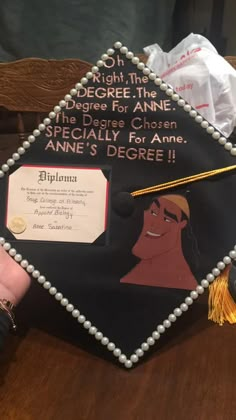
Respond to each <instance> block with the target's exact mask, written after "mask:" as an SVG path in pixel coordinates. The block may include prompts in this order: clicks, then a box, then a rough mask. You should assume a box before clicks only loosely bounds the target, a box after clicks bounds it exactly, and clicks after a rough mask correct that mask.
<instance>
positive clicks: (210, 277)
mask: <svg viewBox="0 0 236 420" xmlns="http://www.w3.org/2000/svg"><path fill="white" fill-rule="evenodd" d="M114 48H115V49H118V50H120V53H121V54H124V55H125V56H126V58H127V59H129V60H131V62H132V63H133V64H134V65H136V66H137V69H138V70H140V71H142V73H143V74H144V75H145V76H148V78H149V79H150V80H152V81H153V82H154V84H155V85H156V86H159V88H160V89H161V90H162V91H163V92H165V93H166V95H167V96H168V97H171V99H172V100H173V101H175V102H176V103H177V105H178V106H179V107H181V108H183V109H184V111H185V112H187V113H189V116H190V117H191V118H194V120H195V122H196V123H198V124H201V127H202V128H203V129H205V130H206V131H207V133H208V134H209V135H211V136H212V138H213V139H214V140H217V141H218V143H219V144H220V145H222V146H224V149H225V150H226V151H228V152H230V153H231V155H232V156H236V146H233V145H232V143H231V142H229V141H227V139H226V138H225V137H223V136H222V135H221V133H220V132H219V131H217V130H216V129H215V128H214V127H213V126H211V125H210V124H209V123H208V121H207V120H205V119H204V118H203V117H202V116H201V115H200V114H199V113H198V112H197V111H196V110H195V109H194V108H192V107H191V105H189V104H188V103H187V102H186V101H185V100H184V99H183V98H181V97H180V96H179V95H178V94H177V93H176V92H174V90H173V89H172V87H171V86H169V85H167V84H166V83H165V82H164V81H163V80H161V79H160V78H159V77H157V76H156V74H155V73H154V72H152V71H151V70H150V69H149V68H148V67H147V66H146V65H145V64H144V63H143V62H141V61H140V59H139V58H138V57H136V56H135V55H134V54H133V53H132V52H131V51H129V50H128V48H127V47H125V46H123V45H122V43H121V42H115V44H114ZM114 53H115V50H114V49H113V48H109V49H108V50H107V53H106V54H103V55H102V56H101V59H100V60H98V61H97V63H96V64H97V65H95V66H93V67H92V69H91V71H90V72H87V73H86V77H82V78H81V80H80V82H79V83H76V85H75V87H74V88H72V89H71V91H70V93H69V94H67V95H65V97H64V99H62V100H61V101H60V102H59V104H58V105H56V106H55V107H54V109H53V111H51V112H50V113H49V115H48V117H47V118H44V120H43V123H40V124H39V125H38V128H36V129H35V130H34V131H33V133H32V134H31V135H29V136H28V139H27V140H26V141H24V142H23V143H22V146H21V147H19V148H18V149H17V152H16V153H13V155H12V157H11V158H9V159H8V160H7V162H6V163H4V164H3V165H2V167H1V169H0V178H3V177H4V175H5V174H6V173H7V172H8V171H9V169H10V167H12V166H13V165H14V164H15V163H16V162H17V161H18V160H19V159H20V158H21V156H22V155H23V154H24V153H25V152H26V151H27V150H28V149H30V146H31V144H32V143H34V142H35V141H36V139H37V137H39V136H40V134H41V132H43V131H44V130H45V129H46V126H47V125H49V124H50V123H51V121H52V120H53V119H55V118H56V115H57V114H58V113H59V112H61V110H62V109H63V108H64V107H65V106H66V102H67V101H69V100H70V99H71V98H72V96H75V95H76V94H77V92H78V90H79V89H81V88H82V87H83V86H84V85H86V84H87V83H88V80H89V79H91V78H92V77H93V74H94V73H97V72H98V71H99V68H101V67H103V66H104V63H105V61H106V60H107V59H108V58H109V56H111V55H113V54H114ZM0 245H1V246H2V247H3V248H4V249H5V251H7V252H8V253H9V255H10V256H11V257H12V258H13V259H14V260H15V261H16V262H17V263H18V264H19V265H20V266H21V267H22V268H24V269H25V270H26V272H27V273H29V274H30V275H31V276H32V277H33V279H35V280H37V282H38V283H39V284H40V285H41V286H42V287H43V288H44V289H45V290H48V292H49V294H50V295H51V296H54V298H55V299H56V300H57V301H58V302H59V303H60V304H61V305H62V306H63V307H64V308H65V309H66V310H67V311H68V312H70V313H71V315H72V317H73V318H74V319H77V321H78V322H79V323H80V324H81V325H82V326H83V327H84V328H85V329H86V330H87V331H88V333H89V334H91V335H92V336H94V337H95V339H96V340H98V341H100V342H101V344H102V345H103V346H106V347H107V349H108V350H109V351H110V352H112V353H113V355H114V356H115V357H116V358H117V359H118V361H119V362H120V363H121V364H123V365H124V366H125V367H126V368H127V369H129V368H131V367H132V366H133V364H135V363H137V362H138V361H139V360H140V358H142V357H143V356H144V354H145V352H147V351H148V350H149V349H150V347H151V346H153V345H154V344H155V343H156V342H157V341H158V340H159V339H160V337H161V335H162V334H163V333H164V332H165V331H166V329H168V328H170V327H171V325H172V324H173V323H174V322H175V321H176V320H177V318H178V317H180V316H181V315H182V314H183V313H184V312H186V311H187V310H188V308H189V306H190V305H192V303H193V301H194V300H196V299H197V298H198V297H199V295H201V294H203V293H204V291H205V289H207V288H208V287H209V285H210V283H212V282H213V281H214V280H215V278H216V277H217V276H218V275H219V274H220V272H221V271H222V270H223V269H224V268H225V266H226V265H227V264H230V262H231V261H232V259H233V260H236V245H235V246H234V249H233V250H231V251H230V252H229V255H227V256H225V257H224V258H223V261H219V262H218V263H217V265H216V267H215V268H213V269H212V272H211V273H208V274H207V276H206V278H205V279H203V280H202V281H201V284H200V285H198V286H197V287H196V289H195V290H192V291H191V292H190V295H189V296H187V297H186V298H185V301H184V302H183V303H182V304H181V305H180V307H178V308H175V309H174V310H173V313H171V314H170V315H169V316H168V319H165V320H164V321H163V323H162V324H160V325H158V326H157V328H156V330H154V331H153V332H152V334H151V335H150V336H149V337H148V338H147V339H146V341H145V342H143V343H142V344H141V345H140V348H138V349H136V350H135V352H134V353H133V354H132V355H131V356H130V358H128V356H127V355H125V354H123V353H122V351H121V349H120V348H118V347H116V345H115V343H113V342H112V341H110V340H109V338H108V337H105V336H104V335H103V333H102V332H101V331H99V330H98V328H97V327H95V326H94V325H92V323H91V322H90V321H89V320H87V319H86V317H85V316H84V315H83V314H81V313H80V311H79V309H78V308H75V307H74V305H73V304H72V303H70V302H69V300H68V299H67V298H66V297H64V296H63V295H62V293H61V292H58V291H57V289H56V287H54V286H53V285H52V284H51V283H50V282H49V281H48V280H47V279H46V277H45V276H44V275H41V274H40V272H39V270H37V269H36V268H35V267H34V266H33V265H32V264H30V263H29V262H28V261H27V260H26V259H24V258H23V257H22V255H21V254H19V253H17V251H16V249H15V248H12V246H11V244H10V243H9V242H6V240H5V239H4V238H2V237H1V238H0Z"/></svg>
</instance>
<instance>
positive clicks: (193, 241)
mask: <svg viewBox="0 0 236 420" xmlns="http://www.w3.org/2000/svg"><path fill="white" fill-rule="evenodd" d="M182 220H186V222H187V224H186V226H185V228H184V229H183V230H182V248H183V253H184V256H185V258H186V260H187V261H188V264H189V266H190V268H191V270H192V272H193V274H194V273H196V272H197V270H198V267H199V256H200V252H199V248H198V243H197V238H196V236H195V235H194V232H193V229H192V226H191V222H190V219H189V218H188V217H187V216H186V214H185V213H184V212H183V211H182V217H181V221H182Z"/></svg>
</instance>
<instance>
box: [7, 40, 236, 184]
mask: <svg viewBox="0 0 236 420" xmlns="http://www.w3.org/2000/svg"><path fill="white" fill-rule="evenodd" d="M114 48H115V49H117V50H119V51H120V53H121V54H123V55H125V56H126V58H127V59H128V60H131V62H132V63H133V64H134V65H136V67H137V69H138V70H140V71H142V73H143V74H144V75H145V76H147V77H148V78H149V79H150V80H151V81H153V82H154V84H155V85H156V86H159V88H160V90H162V91H163V92H165V94H166V95H167V96H168V97H170V98H171V99H172V100H173V101H175V102H176V103H177V105H178V106H179V107H181V108H183V109H184V111H185V112H187V113H188V114H189V116H190V117H191V118H193V119H194V120H195V122H196V123H198V124H200V125H201V127H202V128H203V129H204V130H206V132H207V133H208V134H209V135H210V136H211V137H212V138H213V139H214V140H216V141H218V144H219V145H221V146H223V147H224V149H225V150H226V151H227V152H229V153H230V154H231V155H232V156H236V145H233V144H232V143H231V142H230V141H229V140H228V139H227V138H226V137H224V136H222V133H220V131H218V130H216V129H215V128H214V127H213V126H212V125H210V124H209V122H208V121H207V120H206V119H204V118H203V117H202V116H201V114H199V113H198V112H197V111H196V110H195V109H194V108H193V107H192V106H191V105H190V104H188V103H187V102H186V101H185V100H184V99H183V98H182V97H181V96H179V95H178V94H177V93H176V92H175V91H174V90H173V88H172V86H170V85H168V84H167V83H165V82H164V81H163V80H162V79H160V77H158V76H157V75H156V74H155V73H154V72H152V71H151V70H150V69H149V68H148V67H147V66H146V65H145V64H144V63H143V62H142V61H140V59H139V58H138V57H136V56H135V55H134V54H133V53H132V52H131V51H129V50H128V48H127V47H125V46H123V45H122V43H121V42H119V41H118V42H115V44H114ZM114 53H115V50H114V49H113V48H109V49H108V50H107V52H106V54H102V56H101V59H100V60H98V61H97V63H96V65H95V66H93V67H92V68H91V71H89V72H87V73H86V76H85V77H82V78H81V79H80V82H78V83H76V85H75V87H74V88H72V89H71V90H70V93H69V94H67V95H65V97H64V99H62V100H61V101H60V102H59V104H58V105H56V106H55V107H54V109H53V111H51V112H49V114H48V117H47V118H44V120H43V123H40V124H39V125H38V128H36V129H35V130H34V131H33V133H32V134H31V135H29V136H28V139H27V140H25V141H24V142H23V143H22V145H21V146H20V147H19V148H18V149H17V152H16V153H13V155H12V157H11V158H9V159H8V160H7V161H6V163H4V164H3V165H2V166H1V169H0V178H3V177H4V175H5V173H7V172H8V171H9V169H10V167H12V166H13V165H15V163H16V162H17V161H18V160H19V159H20V158H21V156H22V155H24V153H25V152H26V151H27V150H29V149H30V146H31V144H32V143H34V142H35V141H36V139H37V137H39V136H40V134H41V132H43V131H44V130H45V129H46V126H47V125H49V124H50V123H51V121H52V120H53V119H55V118H56V115H57V114H58V113H59V112H61V111H62V109H63V108H64V107H65V106H66V102H67V101H69V100H70V99H71V98H72V96H75V95H76V94H77V92H78V90H80V89H81V88H82V87H84V85H86V84H87V83H88V81H89V79H92V77H93V74H94V73H97V72H99V69H100V68H101V67H103V66H104V63H105V62H106V60H107V59H108V58H109V56H112V55H113V54H114Z"/></svg>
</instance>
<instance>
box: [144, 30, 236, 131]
mask: <svg viewBox="0 0 236 420" xmlns="http://www.w3.org/2000/svg"><path fill="white" fill-rule="evenodd" d="M144 51H145V53H146V54H147V55H148V56H149V57H148V61H147V66H148V67H149V68H151V69H152V70H153V71H154V72H155V73H156V74H157V75H158V76H160V77H161V78H162V79H163V80H165V81H166V82H167V83H168V84H170V85H171V86H172V87H173V88H174V89H175V90H176V92H177V93H178V94H179V95H180V96H182V97H183V98H184V99H185V100H186V101H187V102H189V103H190V104H191V105H192V106H193V107H194V108H195V109H196V110H198V111H199V113H200V114H201V115H202V116H204V118H206V119H207V120H208V121H209V122H210V123H211V124H213V125H214V126H215V127H216V128H218V130H220V131H221V132H222V134H223V135H224V136H226V137H228V136H229V135H230V134H231V133H232V131H233V129H234V126H235V125H236V71H235V70H234V68H233V67H232V66H231V65H230V64H229V63H228V62H227V61H226V60H225V59H224V58H223V57H221V56H220V55H219V54H218V53H217V51H216V49H215V48H214V47H213V45H212V44H211V43H210V41H208V40H207V39H206V38H204V37H203V36H202V35H197V34H190V35H189V36H187V37H186V38H185V39H183V40H182V41H181V42H180V43H179V44H178V45H177V46H176V47H175V48H173V49H172V50H171V51H170V52H169V53H166V52H164V51H162V49H161V48H160V46H159V45H157V44H154V45H150V46H148V47H146V48H144Z"/></svg>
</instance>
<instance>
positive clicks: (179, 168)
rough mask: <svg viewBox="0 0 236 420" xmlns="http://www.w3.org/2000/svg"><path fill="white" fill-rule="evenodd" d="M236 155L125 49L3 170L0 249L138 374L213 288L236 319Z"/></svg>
mask: <svg viewBox="0 0 236 420" xmlns="http://www.w3.org/2000/svg"><path fill="white" fill-rule="evenodd" d="M235 156H236V147H235V146H233V145H232V143H231V142H230V141H229V140H227V139H226V138H225V137H223V136H222V134H221V133H220V132H219V131H217V130H216V129H215V128H214V127H213V126H211V124H209V122H208V121H206V120H205V119H204V118H203V117H202V116H201V115H200V114H199V113H198V112H197V111H196V110H195V109H193V108H192V107H191V105H190V104H188V103H186V102H185V101H184V100H183V99H182V98H181V97H180V96H179V95H178V94H177V93H176V92H174V91H173V89H172V87H171V86H168V85H167V84H166V83H165V82H163V81H162V80H161V79H160V78H159V77H158V76H156V75H155V74H154V73H153V72H152V71H151V70H150V69H149V68H147V67H146V66H145V64H144V63H142V62H140V60H139V58H138V57H136V56H134V54H133V53H132V52H130V51H128V49H127V48H126V47H124V46H122V44H121V43H120V42H117V43H115V45H114V49H109V50H108V51H107V53H106V54H104V55H103V56H102V57H101V59H100V60H99V61H98V62H97V64H96V65H95V66H94V67H92V69H91V71H90V72H88V73H87V74H86V75H85V77H83V78H82V79H81V81H80V82H79V83H78V84H77V85H76V86H75V87H74V88H72V90H71V91H70V93H69V94H68V95H66V96H65V98H64V99H62V100H61V101H60V103H59V105H56V106H55V108H54V110H53V111H52V112H50V113H49V116H48V118H45V119H44V121H43V122H42V123H41V124H40V125H39V126H38V128H36V129H35V130H34V131H33V133H32V134H31V135H30V136H29V137H28V139H27V141H24V143H23V144H22V146H21V147H19V148H18V150H17V152H16V153H14V154H13V156H12V158H10V159H8V161H7V162H6V163H5V164H3V165H2V168H1V171H0V178H1V179H0V194H1V197H3V199H1V203H0V205H1V209H0V210H1V220H0V234H1V239H0V243H1V244H2V246H3V247H4V248H5V249H6V250H7V251H8V252H9V254H10V255H11V256H12V258H14V259H15V261H17V262H18V263H19V264H20V265H21V266H22V267H24V268H25V269H26V270H27V272H28V273H30V274H31V275H32V278H33V279H35V281H36V282H37V283H38V284H39V285H41V286H42V287H43V288H44V289H45V290H46V291H48V292H49V294H50V295H52V297H54V298H55V299H56V301H58V303H59V304H61V306H62V307H64V308H65V309H66V310H67V312H69V313H71V315H72V316H71V323H72V322H73V323H76V322H78V328H82V327H84V328H85V329H86V330H87V331H88V333H89V334H90V335H91V340H94V339H96V340H97V341H98V342H100V343H101V345H103V346H104V347H107V349H108V350H109V351H110V353H111V354H112V353H113V355H114V358H116V359H117V360H118V361H119V362H120V363H122V364H123V365H124V366H125V367H126V368H130V367H132V366H133V365H134V364H135V363H137V362H138V361H139V360H140V359H141V358H142V356H143V355H144V354H145V353H147V351H148V350H149V349H150V348H151V347H152V346H153V345H154V344H155V343H158V341H159V340H161V336H162V335H163V334H164V333H165V331H167V330H168V329H169V328H171V326H172V325H173V324H174V323H175V322H176V320H177V319H178V318H179V317H180V316H182V315H183V314H184V313H185V312H187V311H188V309H189V307H190V306H191V305H192V303H193V302H194V301H195V300H197V298H198V297H199V295H201V294H202V293H203V292H204V291H205V290H206V289H208V287H209V286H210V296H209V304H210V305H209V318H210V319H212V320H214V321H216V322H218V323H219V324H223V322H224V321H229V322H235V320H236V311H235V300H236V293H235V281H236V275H235V269H233V268H232V267H233V265H232V264H233V260H235V259H236V248H235V243H236V229H235V210H236V195H235V185H236V176H235V164H236V162H235ZM229 279H230V282H229V281H228V280H229ZM184 316H188V314H185V315H184ZM92 336H93V337H92ZM94 343H95V341H94ZM114 360H115V359H114Z"/></svg>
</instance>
